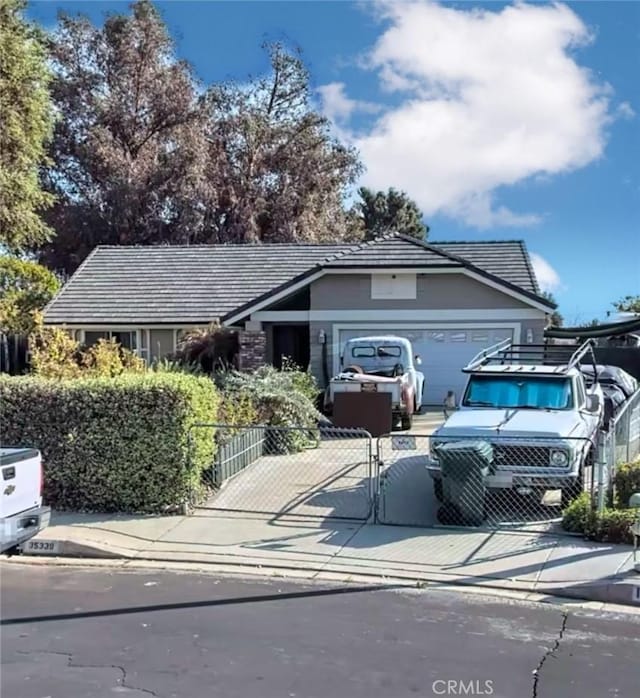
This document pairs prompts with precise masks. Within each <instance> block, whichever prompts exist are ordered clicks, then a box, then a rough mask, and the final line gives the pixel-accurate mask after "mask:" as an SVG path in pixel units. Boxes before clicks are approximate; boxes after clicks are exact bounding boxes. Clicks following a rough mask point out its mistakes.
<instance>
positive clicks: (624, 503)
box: [614, 460, 640, 509]
mask: <svg viewBox="0 0 640 698" xmlns="http://www.w3.org/2000/svg"><path fill="white" fill-rule="evenodd" d="M614 484H615V492H616V506H617V507H618V508H619V509H624V508H626V507H628V506H629V498H630V497H631V495H632V494H634V493H636V492H640V460H637V461H635V462H633V463H625V464H624V465H620V466H619V467H618V469H617V470H616V474H615V478H614Z"/></svg>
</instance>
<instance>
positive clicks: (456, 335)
mask: <svg viewBox="0 0 640 698" xmlns="http://www.w3.org/2000/svg"><path fill="white" fill-rule="evenodd" d="M450 335H451V341H452V342H466V341H467V333H466V332H451V333H450Z"/></svg>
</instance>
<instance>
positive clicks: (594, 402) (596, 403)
mask: <svg viewBox="0 0 640 698" xmlns="http://www.w3.org/2000/svg"><path fill="white" fill-rule="evenodd" d="M599 409H600V396H599V395H587V410H588V411H589V412H597V411H598V410H599Z"/></svg>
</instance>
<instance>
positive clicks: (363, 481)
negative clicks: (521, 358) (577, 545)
mask: <svg viewBox="0 0 640 698" xmlns="http://www.w3.org/2000/svg"><path fill="white" fill-rule="evenodd" d="M192 429H208V430H209V431H210V432H211V435H212V437H211V438H214V439H215V444H216V449H215V451H216V455H215V459H214V462H213V463H212V465H211V467H210V468H209V469H207V470H205V472H204V473H203V483H204V484H205V486H206V487H207V488H208V489H209V491H210V494H211V496H210V497H209V499H208V500H207V502H206V504H204V506H206V507H208V508H211V509H214V510H216V511H220V512H228V513H231V512H241V513H255V514H261V515H266V514H269V515H274V516H287V515H288V516H297V517H313V518H320V519H351V520H360V521H376V522H377V523H381V524H395V525H406V526H425V527H429V526H442V525H445V526H446V525H453V526H481V527H488V528H500V529H505V528H506V529H514V530H519V529H523V530H527V531H550V530H554V531H557V530H559V523H560V521H561V518H562V511H563V509H564V508H565V507H566V506H567V505H568V504H569V503H570V502H571V501H572V500H573V499H575V498H576V497H577V496H578V495H579V494H580V493H581V492H588V493H590V495H591V502H592V503H593V507H594V508H595V509H597V510H598V511H600V512H602V511H603V509H604V507H605V506H606V505H607V504H608V503H609V502H611V500H612V493H613V482H614V477H615V471H616V467H617V465H619V464H620V463H624V462H629V461H632V460H634V459H635V458H637V457H638V456H640V395H637V396H635V397H634V398H632V400H630V401H629V403H628V404H627V405H626V406H625V408H624V409H623V410H622V412H620V414H619V415H617V416H616V418H615V419H614V420H613V421H612V422H611V427H610V429H609V431H607V432H601V433H600V435H599V437H598V438H597V439H596V440H589V439H578V438H574V439H572V438H562V439H548V438H532V437H511V436H498V435H491V436H490V437H486V436H484V437H482V438H478V437H474V436H473V435H470V434H469V435H466V434H465V435H462V436H456V437H451V436H450V437H448V438H447V439H446V440H445V439H443V438H442V437H436V436H433V435H427V434H424V435H423V434H410V433H409V434H390V435H387V436H383V437H380V438H379V439H376V440H374V439H372V437H371V435H370V434H369V433H368V432H367V431H365V430H363V429H344V428H338V427H330V426H329V427H325V426H322V427H317V428H313V429H309V428H303V427H295V428H284V427H278V428H277V427H265V426H256V425H252V426H248V427H237V426H229V425H221V424H199V425H194V427H193V428H192Z"/></svg>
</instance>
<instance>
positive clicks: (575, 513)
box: [562, 492, 596, 533]
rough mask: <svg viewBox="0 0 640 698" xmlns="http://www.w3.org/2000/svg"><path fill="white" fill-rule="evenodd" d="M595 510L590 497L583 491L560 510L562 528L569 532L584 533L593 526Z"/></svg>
mask: <svg viewBox="0 0 640 698" xmlns="http://www.w3.org/2000/svg"><path fill="white" fill-rule="evenodd" d="M595 525H596V524H595V512H594V511H593V507H592V506H591V497H590V496H589V493H588V492H583V493H582V494H581V495H580V496H579V497H577V498H576V499H574V500H573V502H571V504H569V506H568V507H567V508H566V509H565V510H564V511H563V512H562V528H564V530H565V531H569V532H571V533H586V532H587V531H591V530H593V529H594V527H595Z"/></svg>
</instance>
